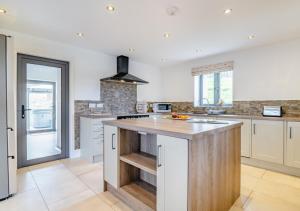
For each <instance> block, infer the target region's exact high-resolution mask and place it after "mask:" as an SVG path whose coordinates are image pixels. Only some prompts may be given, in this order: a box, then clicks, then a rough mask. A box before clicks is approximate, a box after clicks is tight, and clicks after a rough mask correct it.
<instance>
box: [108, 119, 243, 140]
mask: <svg viewBox="0 0 300 211" xmlns="http://www.w3.org/2000/svg"><path fill="white" fill-rule="evenodd" d="M222 122H226V124H209V123H190V122H187V121H185V120H171V119H164V118H139V119H122V120H111V121H104V122H103V124H105V125H111V126H116V127H119V128H123V129H127V130H133V131H139V132H146V133H152V134H160V135H166V136H172V137H177V138H184V139H189V140H193V139H194V138H195V137H196V136H198V135H200V134H203V133H211V132H217V131H222V130H227V129H230V128H235V127H239V126H241V125H242V123H241V122H237V121H223V120H222Z"/></svg>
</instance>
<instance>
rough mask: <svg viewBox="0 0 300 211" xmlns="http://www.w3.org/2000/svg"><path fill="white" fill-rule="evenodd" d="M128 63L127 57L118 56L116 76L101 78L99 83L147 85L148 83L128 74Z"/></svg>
mask: <svg viewBox="0 0 300 211" xmlns="http://www.w3.org/2000/svg"><path fill="white" fill-rule="evenodd" d="M128 63H129V58H128V57H127V56H118V57H117V74H116V75H114V76H112V77H108V78H102V79H101V80H100V81H111V82H122V83H132V84H147V83H148V82H147V81H144V80H142V79H140V78H138V77H136V76H134V75H131V74H129V73H128Z"/></svg>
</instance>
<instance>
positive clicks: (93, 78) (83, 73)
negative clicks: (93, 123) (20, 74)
mask: <svg viewBox="0 0 300 211" xmlns="http://www.w3.org/2000/svg"><path fill="white" fill-rule="evenodd" d="M0 33H2V34H6V35H12V36H13V38H14V54H15V55H16V53H24V54H30V55H35V56H40V57H46V58H52V59H57V60H64V61H69V62H70V120H69V124H70V140H71V141H70V155H71V156H77V155H79V154H78V153H79V152H78V151H75V150H73V149H74V100H99V99H100V81H99V80H100V78H103V77H108V76H111V75H113V74H116V71H117V68H116V57H114V56H110V55H107V54H104V53H100V52H96V51H91V50H87V49H82V48H77V47H74V46H70V45H66V44H63V43H59V42H54V41H50V40H46V39H43V38H38V37H34V36H31V35H27V34H22V33H18V32H12V31H8V30H5V29H0ZM15 60H16V59H15ZM15 62H16V61H15ZM15 66H16V65H15ZM130 68H132V69H133V70H131V69H130V70H129V71H130V72H131V73H134V74H136V75H138V76H141V78H142V79H144V80H147V81H149V82H150V84H149V85H143V87H138V100H157V99H159V96H161V94H160V89H159V88H157V87H158V86H156V85H155V84H160V83H158V82H157V81H160V77H161V75H160V74H159V70H158V69H157V68H155V67H152V66H150V65H146V64H142V63H138V62H134V61H132V62H131V66H130ZM14 70H15V71H16V68H14ZM152 71H153V72H152Z"/></svg>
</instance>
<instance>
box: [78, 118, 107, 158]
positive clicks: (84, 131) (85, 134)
mask: <svg viewBox="0 0 300 211" xmlns="http://www.w3.org/2000/svg"><path fill="white" fill-rule="evenodd" d="M106 120H112V118H99V119H93V118H88V117H80V156H81V157H82V158H84V159H85V160H88V161H90V162H99V161H103V142H104V134H103V123H102V121H106Z"/></svg>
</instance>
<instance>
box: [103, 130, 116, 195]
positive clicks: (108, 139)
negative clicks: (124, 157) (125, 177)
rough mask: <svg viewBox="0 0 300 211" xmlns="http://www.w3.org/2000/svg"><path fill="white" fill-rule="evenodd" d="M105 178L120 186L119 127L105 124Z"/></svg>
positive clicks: (114, 185) (113, 184)
mask: <svg viewBox="0 0 300 211" xmlns="http://www.w3.org/2000/svg"><path fill="white" fill-rule="evenodd" d="M104 151H105V153H104V179H105V181H107V182H108V183H109V184H110V185H112V186H113V187H114V188H116V189H117V188H118V176H119V173H118V166H119V165H118V163H119V156H118V154H119V135H118V128H117V127H114V126H109V125H104Z"/></svg>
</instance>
